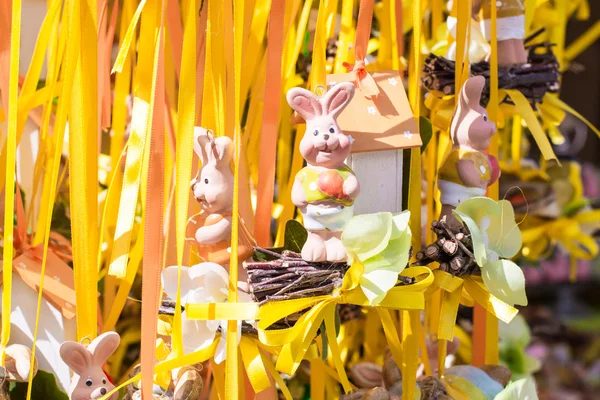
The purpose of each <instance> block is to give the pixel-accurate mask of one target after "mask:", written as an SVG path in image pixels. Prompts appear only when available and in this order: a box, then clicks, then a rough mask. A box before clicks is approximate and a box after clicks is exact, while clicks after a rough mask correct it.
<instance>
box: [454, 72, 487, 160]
mask: <svg viewBox="0 0 600 400" xmlns="http://www.w3.org/2000/svg"><path fill="white" fill-rule="evenodd" d="M484 85H485V78H484V77H482V76H475V77H472V78H469V79H468V80H467V82H465V85H464V87H463V89H462V90H461V92H460V95H459V103H458V107H457V109H456V114H455V116H454V118H453V119H452V125H451V132H452V141H453V142H454V144H455V145H457V146H459V147H460V146H466V147H471V148H473V149H475V150H478V151H484V150H485V149H487V148H488V147H489V145H490V139H491V137H492V136H493V135H494V133H496V124H494V123H493V122H491V121H490V120H489V119H488V116H487V113H486V111H485V109H484V108H483V107H481V105H480V104H479V101H480V100H481V92H482V90H483V87H484Z"/></svg>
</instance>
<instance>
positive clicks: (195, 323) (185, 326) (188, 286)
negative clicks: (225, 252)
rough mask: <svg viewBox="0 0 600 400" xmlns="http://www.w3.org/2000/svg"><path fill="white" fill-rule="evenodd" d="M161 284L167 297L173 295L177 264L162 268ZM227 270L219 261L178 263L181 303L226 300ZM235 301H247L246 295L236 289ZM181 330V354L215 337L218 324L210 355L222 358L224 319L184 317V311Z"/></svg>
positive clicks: (218, 359) (239, 334)
mask: <svg viewBox="0 0 600 400" xmlns="http://www.w3.org/2000/svg"><path fill="white" fill-rule="evenodd" d="M161 280H162V285H163V288H164V291H165V293H166V294H167V296H169V297H170V298H171V299H176V298H177V266H170V267H167V268H165V269H164V270H163V272H162V276H161ZM228 286H229V274H228V273H227V271H226V270H225V268H223V267H222V266H220V265H219V264H216V263H212V262H203V263H200V264H196V265H194V266H192V267H181V305H182V306H183V307H185V306H186V305H187V304H188V303H192V304H193V303H224V302H226V301H227V295H228ZM238 301H240V302H251V301H252V299H251V298H250V295H248V294H247V293H244V292H242V291H238ZM181 316H182V321H181V330H182V336H183V347H184V352H185V354H189V353H192V352H194V351H197V350H200V349H203V348H205V347H208V346H210V345H211V343H212V342H213V341H214V340H215V336H216V335H217V331H218V330H219V328H221V337H220V339H219V343H218V344H217V348H216V350H215V355H214V359H215V362H216V363H217V364H220V363H221V362H223V360H225V355H226V345H225V337H226V335H227V321H226V320H196V319H188V318H187V315H186V311H183V313H182V315H181ZM237 330H238V332H237V338H238V343H239V341H240V339H241V332H242V321H238V323H237Z"/></svg>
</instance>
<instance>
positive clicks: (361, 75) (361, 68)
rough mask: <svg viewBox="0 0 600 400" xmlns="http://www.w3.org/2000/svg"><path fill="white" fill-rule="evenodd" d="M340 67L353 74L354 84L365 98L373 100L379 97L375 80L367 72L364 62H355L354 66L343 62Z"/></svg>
mask: <svg viewBox="0 0 600 400" xmlns="http://www.w3.org/2000/svg"><path fill="white" fill-rule="evenodd" d="M342 65H343V66H344V68H346V71H348V72H350V71H352V72H354V75H355V76H356V83H357V84H358V87H359V88H360V89H361V90H362V92H363V93H364V94H365V97H367V98H369V99H374V98H376V97H377V96H378V95H379V87H378V86H377V82H375V79H373V77H372V76H371V74H370V73H368V72H367V69H366V64H365V60H357V61H356V63H355V64H350V63H347V62H344V63H342Z"/></svg>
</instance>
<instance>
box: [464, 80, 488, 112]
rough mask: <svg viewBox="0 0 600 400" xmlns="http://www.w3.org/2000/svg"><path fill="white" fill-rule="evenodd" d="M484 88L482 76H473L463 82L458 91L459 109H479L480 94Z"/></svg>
mask: <svg viewBox="0 0 600 400" xmlns="http://www.w3.org/2000/svg"><path fill="white" fill-rule="evenodd" d="M484 87H485V78H484V77H483V76H473V77H471V78H469V79H467V81H466V82H465V84H464V86H463V88H462V90H461V91H460V102H459V107H464V108H469V109H473V110H476V109H478V108H479V107H480V104H479V102H480V101H481V93H482V92H483V88H484Z"/></svg>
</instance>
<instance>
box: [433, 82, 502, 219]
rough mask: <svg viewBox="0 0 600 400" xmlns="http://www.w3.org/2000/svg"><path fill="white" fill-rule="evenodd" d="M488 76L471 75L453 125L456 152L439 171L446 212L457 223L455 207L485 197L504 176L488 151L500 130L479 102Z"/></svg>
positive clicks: (445, 161)
mask: <svg viewBox="0 0 600 400" xmlns="http://www.w3.org/2000/svg"><path fill="white" fill-rule="evenodd" d="M484 85H485V78H484V77H482V76H475V77H472V78H469V79H468V80H467V81H466V82H465V85H464V87H463V89H462V90H461V92H460V94H459V102H458V107H457V108H456V112H455V114H454V117H453V118H452V123H451V126H450V136H451V139H452V151H451V152H450V154H448V156H447V157H446V159H445V160H444V162H443V163H442V166H441V167H440V169H439V171H438V185H439V188H440V192H441V202H442V215H441V216H446V218H447V220H448V222H449V223H454V221H455V220H454V217H453V216H452V210H453V209H454V208H455V207H456V206H458V204H460V203H462V202H463V201H465V200H467V199H470V198H472V197H477V196H484V195H485V192H486V190H487V187H488V186H489V185H491V184H492V183H494V182H495V181H496V180H497V179H498V178H499V177H500V167H499V164H498V160H496V158H495V157H493V156H491V155H487V154H485V153H484V151H485V150H486V149H487V148H488V146H489V145H490V139H491V137H492V136H493V135H494V133H496V124H494V123H493V122H491V121H489V120H488V117H487V113H486V112H485V109H484V108H483V107H481V105H480V104H479V100H480V99H481V91H482V90H483V87H484Z"/></svg>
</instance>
